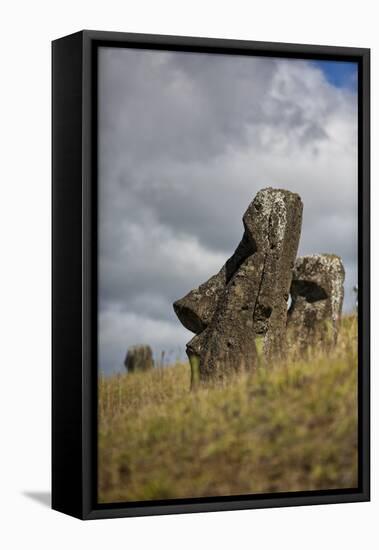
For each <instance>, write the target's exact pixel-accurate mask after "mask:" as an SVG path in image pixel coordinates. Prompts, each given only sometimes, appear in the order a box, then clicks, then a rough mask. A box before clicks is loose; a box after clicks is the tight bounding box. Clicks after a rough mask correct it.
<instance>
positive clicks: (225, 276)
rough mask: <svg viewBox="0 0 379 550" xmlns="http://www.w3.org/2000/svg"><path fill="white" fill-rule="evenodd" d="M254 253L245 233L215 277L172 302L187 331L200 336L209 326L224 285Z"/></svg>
mask: <svg viewBox="0 0 379 550" xmlns="http://www.w3.org/2000/svg"><path fill="white" fill-rule="evenodd" d="M254 251H255V248H254V242H253V241H251V240H250V239H249V237H248V235H247V234H246V232H245V233H244V235H243V237H242V240H241V242H240V243H239V245H238V246H237V248H236V250H235V252H234V254H233V255H232V256H231V257H230V258H229V260H228V261H227V262H226V263H225V265H224V266H223V267H222V268H221V269H220V271H219V272H218V273H217V274H216V275H213V277H211V278H210V279H208V281H206V282H205V283H203V284H201V285H200V286H199V287H198V288H195V289H194V290H191V291H190V292H189V293H188V294H186V295H185V296H184V297H183V298H180V299H179V300H177V301H176V302H174V310H175V313H176V315H177V316H178V318H179V320H180V322H181V323H182V324H183V325H184V326H185V327H186V328H187V329H188V330H190V331H191V332H194V333H195V334H200V333H201V332H202V331H203V330H204V329H205V328H206V327H207V326H208V325H209V323H210V322H211V320H212V317H213V315H214V312H215V311H216V307H217V302H218V300H219V299H220V296H221V295H222V293H223V292H224V289H225V286H226V284H227V283H228V281H229V280H230V278H231V277H232V276H233V274H234V273H235V271H236V270H237V269H238V267H239V266H240V265H241V263H242V262H243V261H244V260H245V259H246V258H247V257H248V256H250V255H251V254H252V253H253V252H254Z"/></svg>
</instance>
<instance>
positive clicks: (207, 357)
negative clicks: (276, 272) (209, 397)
mask: <svg viewBox="0 0 379 550" xmlns="http://www.w3.org/2000/svg"><path fill="white" fill-rule="evenodd" d="M262 270H263V254H261V253H258V252H257V253H255V254H252V255H251V256H250V257H249V258H247V259H246V260H245V261H244V262H243V264H242V265H241V266H240V268H239V269H238V270H237V271H236V273H235V274H234V275H233V277H232V279H231V280H230V282H229V283H228V285H227V286H226V288H225V291H224V293H223V296H222V298H221V299H220V300H219V302H218V305H217V309H216V312H215V314H214V316H213V318H212V321H211V323H210V325H209V327H208V328H207V329H206V331H204V333H202V335H203V337H202V335H199V336H197V337H195V338H194V339H193V340H192V341H191V342H192V345H191V351H193V352H195V353H198V354H199V355H200V361H199V371H200V372H199V375H200V376H199V377H200V380H209V379H212V380H219V379H222V378H224V377H225V375H227V374H230V373H231V372H237V371H240V370H244V369H246V370H249V369H252V368H254V366H255V364H256V360H257V353H256V348H255V331H254V323H253V314H254V307H255V303H256V300H257V296H258V292H259V283H260V280H261V278H262ZM196 339H197V340H196ZM194 340H195V342H194Z"/></svg>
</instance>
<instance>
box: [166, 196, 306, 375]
mask: <svg viewBox="0 0 379 550" xmlns="http://www.w3.org/2000/svg"><path fill="white" fill-rule="evenodd" d="M301 220H302V202H301V199H300V197H299V196H298V195H296V194H294V193H291V192H290V191H285V190H282V189H273V188H268V189H263V190H262V191H259V192H258V193H257V195H256V197H255V198H254V200H253V201H252V203H251V204H250V205H249V207H248V208H247V210H246V212H245V214H244V216H243V224H244V229H245V231H244V235H243V238H242V241H241V243H240V244H239V245H238V247H237V249H236V251H235V253H234V254H233V256H232V257H231V258H230V259H229V260H228V261H227V262H226V264H225V266H223V268H222V269H221V270H220V272H219V273H218V274H217V275H214V276H213V277H211V278H210V279H209V280H208V281H207V282H206V283H204V284H203V285H200V287H199V288H197V289H195V290H192V291H191V292H189V293H188V294H187V295H186V296H185V297H184V298H182V299H180V300H178V301H177V302H175V304H174V309H175V312H176V313H177V315H178V317H179V319H180V321H181V322H182V323H183V325H184V326H185V327H186V328H188V329H189V330H191V331H193V332H195V333H196V334H197V335H198V336H196V337H195V338H193V339H192V340H191V341H190V342H189V343H188V345H187V354H188V356H189V359H190V363H191V368H192V370H193V369H194V365H195V367H196V369H197V366H198V368H199V377H200V379H209V378H211V377H212V376H214V377H216V378H217V377H220V376H222V375H223V373H224V372H225V370H228V369H229V370H238V369H239V368H241V366H243V364H245V366H246V365H247V364H248V365H249V367H250V366H252V365H254V364H255V360H256V352H255V336H256V335H265V344H264V349H265V355H266V357H267V358H268V359H270V358H273V357H276V356H278V355H280V354H281V353H282V352H283V350H284V347H285V343H286V338H285V330H286V320H287V300H288V294H289V288H290V284H291V278H292V269H293V266H294V262H295V258H296V253H297V248H298V243H299V238H300V231H301ZM195 358H196V360H195Z"/></svg>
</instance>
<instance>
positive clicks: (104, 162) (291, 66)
mask: <svg viewBox="0 0 379 550" xmlns="http://www.w3.org/2000/svg"><path fill="white" fill-rule="evenodd" d="M269 186H271V187H280V188H285V189H289V190H291V191H295V192H297V193H299V194H300V195H301V197H302V199H303V203H304V213H303V229H302V235H301V240H300V247H299V255H303V254H310V253H317V252H333V253H336V254H339V255H340V256H341V257H342V259H343V262H344V265H345V269H346V281H345V305H344V309H345V311H349V310H351V309H352V308H353V305H354V294H353V291H352V287H353V286H354V284H355V283H356V281H357V73H356V65H355V64H352V63H342V62H337V63H336V62H316V61H302V60H293V59H277V58H263V57H246V56H225V55H210V54H199V53H178V52H164V51H149V50H136V49H123V48H101V49H100V53H99V365H100V370H101V372H102V373H105V374H107V373H111V372H117V371H120V370H122V369H123V361H124V358H125V354H126V350H127V348H128V346H130V345H133V344H137V343H147V344H150V345H151V347H152V348H153V350H154V354H155V356H156V357H160V353H161V351H162V350H165V353H166V359H165V360H166V361H167V360H168V361H170V360H173V359H175V358H176V357H177V356H179V355H180V354H183V352H184V347H185V343H186V342H187V341H188V340H189V339H190V338H191V333H190V332H188V331H187V330H186V329H185V328H184V327H182V325H181V324H180V323H179V321H178V319H177V318H176V316H175V314H174V311H173V308H172V302H173V301H174V300H176V299H177V298H179V297H181V296H183V295H184V294H186V293H187V292H188V291H189V290H190V289H191V288H193V287H195V286H197V285H199V284H200V283H202V282H204V281H205V280H206V279H207V278H209V277H210V276H211V275H213V274H214V273H215V272H217V271H218V270H219V269H220V267H221V266H222V264H223V263H224V262H225V260H226V259H227V258H228V257H229V256H230V255H231V254H232V253H233V251H234V249H235V247H236V245H237V244H238V242H239V240H240V238H241V236H242V221H241V217H242V214H243V213H244V211H245V210H246V208H247V206H248V204H249V203H250V202H251V200H252V199H253V198H254V196H255V194H256V193H257V191H259V189H262V188H264V187H269Z"/></svg>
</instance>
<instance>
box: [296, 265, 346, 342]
mask: <svg viewBox="0 0 379 550" xmlns="http://www.w3.org/2000/svg"><path fill="white" fill-rule="evenodd" d="M344 279H345V270H344V267H343V264H342V260H341V258H340V257H339V256H336V255H334V254H314V255H312V256H303V257H300V258H298V259H297V260H296V264H295V268H294V270H293V278H292V284H291V300H292V302H291V307H290V309H289V312H288V322H287V327H288V332H289V338H290V339H291V340H292V342H294V343H295V344H296V345H297V346H298V347H300V349H306V348H307V347H308V346H310V345H312V346H314V345H319V344H323V343H327V342H329V343H332V344H335V343H336V341H337V335H338V329H339V323H340V319H341V314H342V304H343V297H344V288H343V283H344Z"/></svg>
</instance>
